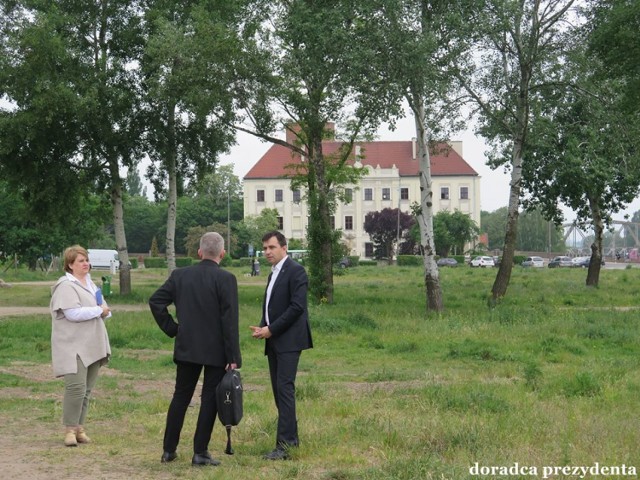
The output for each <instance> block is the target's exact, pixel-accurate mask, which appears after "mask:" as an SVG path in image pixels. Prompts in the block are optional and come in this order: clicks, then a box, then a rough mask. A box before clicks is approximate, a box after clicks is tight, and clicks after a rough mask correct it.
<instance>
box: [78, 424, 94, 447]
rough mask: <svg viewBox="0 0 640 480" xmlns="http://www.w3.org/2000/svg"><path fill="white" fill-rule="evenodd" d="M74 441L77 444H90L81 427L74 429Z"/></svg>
mask: <svg viewBox="0 0 640 480" xmlns="http://www.w3.org/2000/svg"><path fill="white" fill-rule="evenodd" d="M76 440H77V441H78V443H91V439H90V438H89V437H88V436H87V434H86V432H85V431H84V427H83V426H82V425H80V426H79V427H78V428H76Z"/></svg>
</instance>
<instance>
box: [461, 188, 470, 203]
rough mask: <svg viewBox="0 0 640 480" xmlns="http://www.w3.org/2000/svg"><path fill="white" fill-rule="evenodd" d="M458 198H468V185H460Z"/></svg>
mask: <svg viewBox="0 0 640 480" xmlns="http://www.w3.org/2000/svg"><path fill="white" fill-rule="evenodd" d="M460 200H469V187H460Z"/></svg>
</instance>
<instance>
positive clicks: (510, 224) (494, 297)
mask: <svg viewBox="0 0 640 480" xmlns="http://www.w3.org/2000/svg"><path fill="white" fill-rule="evenodd" d="M521 189H522V139H520V138H518V139H515V140H514V141H513V150H512V154H511V181H510V182H509V206H508V208H507V227H506V231H505V235H504V250H503V252H502V260H501V261H500V267H499V268H498V274H497V275H496V279H495V280H494V282H493V287H492V288H491V299H490V304H491V306H495V305H496V303H497V302H498V301H499V300H500V299H501V298H502V297H504V296H505V294H506V293H507V287H508V286H509V280H510V279H511V271H512V269H513V257H514V256H515V250H516V239H517V238H518V217H519V216H520V211H519V210H518V209H519V207H520V191H521Z"/></svg>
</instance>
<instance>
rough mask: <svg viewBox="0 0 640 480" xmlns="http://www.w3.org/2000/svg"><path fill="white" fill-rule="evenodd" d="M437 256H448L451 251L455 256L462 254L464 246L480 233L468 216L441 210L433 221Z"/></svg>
mask: <svg viewBox="0 0 640 480" xmlns="http://www.w3.org/2000/svg"><path fill="white" fill-rule="evenodd" d="M433 230H434V235H435V241H436V247H437V249H438V255H440V256H442V257H447V256H449V253H450V251H451V249H454V250H455V253H456V255H461V254H462V253H464V246H465V245H466V244H467V243H469V242H471V241H472V240H474V239H475V238H476V237H477V236H478V233H479V231H480V229H479V228H478V225H476V222H474V221H473V220H472V219H471V217H470V216H469V215H467V214H466V213H463V212H461V211H460V210H456V211H454V212H453V213H451V212H448V211H446V210H443V211H441V212H438V213H436V215H435V217H434V219H433Z"/></svg>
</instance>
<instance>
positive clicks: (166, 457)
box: [160, 452, 178, 463]
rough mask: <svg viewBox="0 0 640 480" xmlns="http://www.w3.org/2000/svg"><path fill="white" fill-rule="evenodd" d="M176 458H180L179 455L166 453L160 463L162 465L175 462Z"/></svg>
mask: <svg viewBox="0 0 640 480" xmlns="http://www.w3.org/2000/svg"><path fill="white" fill-rule="evenodd" d="M176 458H178V454H177V453H176V452H164V453H163V454H162V458H161V459H160V461H161V462H162V463H169V462H173V461H174V460H175V459H176Z"/></svg>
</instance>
